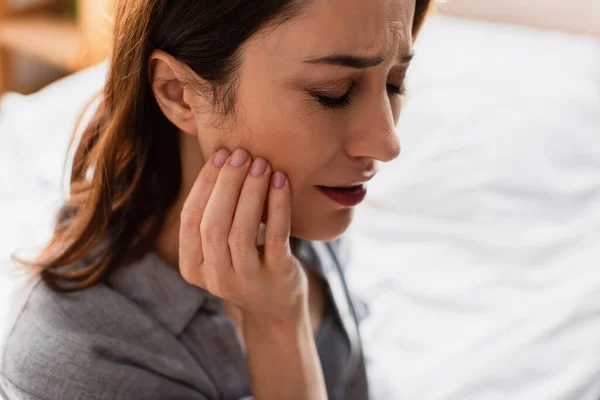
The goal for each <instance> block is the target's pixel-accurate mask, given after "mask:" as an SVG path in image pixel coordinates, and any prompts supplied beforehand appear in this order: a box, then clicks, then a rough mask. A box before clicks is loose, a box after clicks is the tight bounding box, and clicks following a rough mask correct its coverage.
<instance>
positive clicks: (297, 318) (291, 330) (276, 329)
mask: <svg viewBox="0 0 600 400" xmlns="http://www.w3.org/2000/svg"><path fill="white" fill-rule="evenodd" d="M242 314H243V317H242V321H243V323H242V330H243V331H244V335H245V336H253V335H257V334H259V335H260V336H261V337H269V338H271V339H277V338H278V337H282V338H287V337H290V336H297V335H298V334H300V333H303V332H304V331H305V330H306V329H308V330H310V329H311V321H310V312H309V309H308V303H307V302H305V301H302V302H300V304H298V305H297V306H295V307H294V308H293V309H291V310H289V312H288V313H286V314H285V315H278V314H273V313H260V314H258V313H247V312H243V313H242Z"/></svg>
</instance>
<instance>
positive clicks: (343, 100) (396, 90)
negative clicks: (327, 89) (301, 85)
mask: <svg viewBox="0 0 600 400" xmlns="http://www.w3.org/2000/svg"><path fill="white" fill-rule="evenodd" d="M353 87H354V85H352V86H350V89H348V91H347V92H346V93H345V94H344V95H342V96H340V97H330V96H327V95H325V94H323V93H320V92H318V91H316V90H311V93H312V94H313V96H315V98H316V99H317V100H318V101H319V103H321V104H322V105H323V106H324V107H326V108H328V109H332V110H343V109H346V108H348V107H350V105H351V104H352V99H351V94H352V89H353ZM386 87H387V90H388V91H389V92H390V93H391V94H397V95H400V96H403V95H404V94H405V87H404V85H401V86H396V85H391V84H387V85H386Z"/></svg>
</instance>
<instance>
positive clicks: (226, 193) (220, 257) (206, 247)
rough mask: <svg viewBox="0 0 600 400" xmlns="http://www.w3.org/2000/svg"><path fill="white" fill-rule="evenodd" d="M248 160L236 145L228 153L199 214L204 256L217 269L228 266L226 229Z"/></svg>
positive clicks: (229, 258)
mask: <svg viewBox="0 0 600 400" xmlns="http://www.w3.org/2000/svg"><path fill="white" fill-rule="evenodd" d="M250 162H251V157H250V155H249V154H248V152H247V151H245V150H242V149H238V150H236V151H235V152H234V153H233V154H232V155H231V157H230V158H229V161H228V162H227V164H225V165H224V166H223V168H222V169H221V171H220V172H219V177H218V178H217V181H216V183H215V187H214V189H213V192H212V194H211V196H210V199H209V200H208V204H207V205H206V211H205V215H204V218H202V225H201V227H200V232H201V235H202V249H203V251H204V259H205V262H206V263H207V264H208V265H209V266H211V267H212V268H216V269H217V270H216V271H215V272H217V273H218V272H219V271H220V270H222V269H223V268H225V267H226V266H230V267H231V255H230V252H229V243H228V237H229V231H230V229H231V224H232V220H233V215H234V213H235V209H236V207H237V204H238V199H239V197H240V192H241V190H242V185H243V184H244V180H245V179H246V175H248V169H249V168H250Z"/></svg>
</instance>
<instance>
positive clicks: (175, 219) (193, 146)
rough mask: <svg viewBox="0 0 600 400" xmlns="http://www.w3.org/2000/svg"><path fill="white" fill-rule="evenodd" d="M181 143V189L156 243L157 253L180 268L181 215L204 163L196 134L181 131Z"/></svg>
mask: <svg viewBox="0 0 600 400" xmlns="http://www.w3.org/2000/svg"><path fill="white" fill-rule="evenodd" d="M179 143H180V145H179V148H180V150H179V152H180V158H181V189H180V191H179V195H178V196H177V200H176V201H175V204H173V206H172V207H171V208H170V209H169V211H168V212H167V216H166V218H165V223H164V225H163V228H162V229H161V231H160V233H159V235H158V238H157V239H156V242H155V243H154V250H155V251H156V254H157V255H158V256H159V257H161V258H162V259H164V260H165V261H166V262H167V263H168V264H170V265H171V266H173V267H174V268H178V264H179V216H180V214H181V210H182V209H183V205H184V204H185V200H186V199H187V197H188V195H189V193H190V190H191V189H192V186H193V185H194V182H195V181H196V178H197V177H198V174H199V173H200V170H201V169H202V166H203V165H204V159H203V157H202V151H201V149H200V145H199V144H198V139H197V138H196V136H194V135H189V134H186V133H183V132H180V133H179Z"/></svg>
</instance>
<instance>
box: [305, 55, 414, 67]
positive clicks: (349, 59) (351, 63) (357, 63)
mask: <svg viewBox="0 0 600 400" xmlns="http://www.w3.org/2000/svg"><path fill="white" fill-rule="evenodd" d="M414 56H415V55H414V53H411V54H405V55H402V56H401V57H400V58H399V60H398V61H399V63H400V64H408V63H409V62H410V61H411V60H412V59H413V57H414ZM384 61H385V57H382V56H378V57H357V56H351V55H346V54H331V55H328V56H325V57H318V58H312V59H308V60H304V62H305V63H308V64H328V65H340V66H343V67H349V68H355V69H365V68H371V67H376V66H378V65H379V64H381V63H382V62H384Z"/></svg>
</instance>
